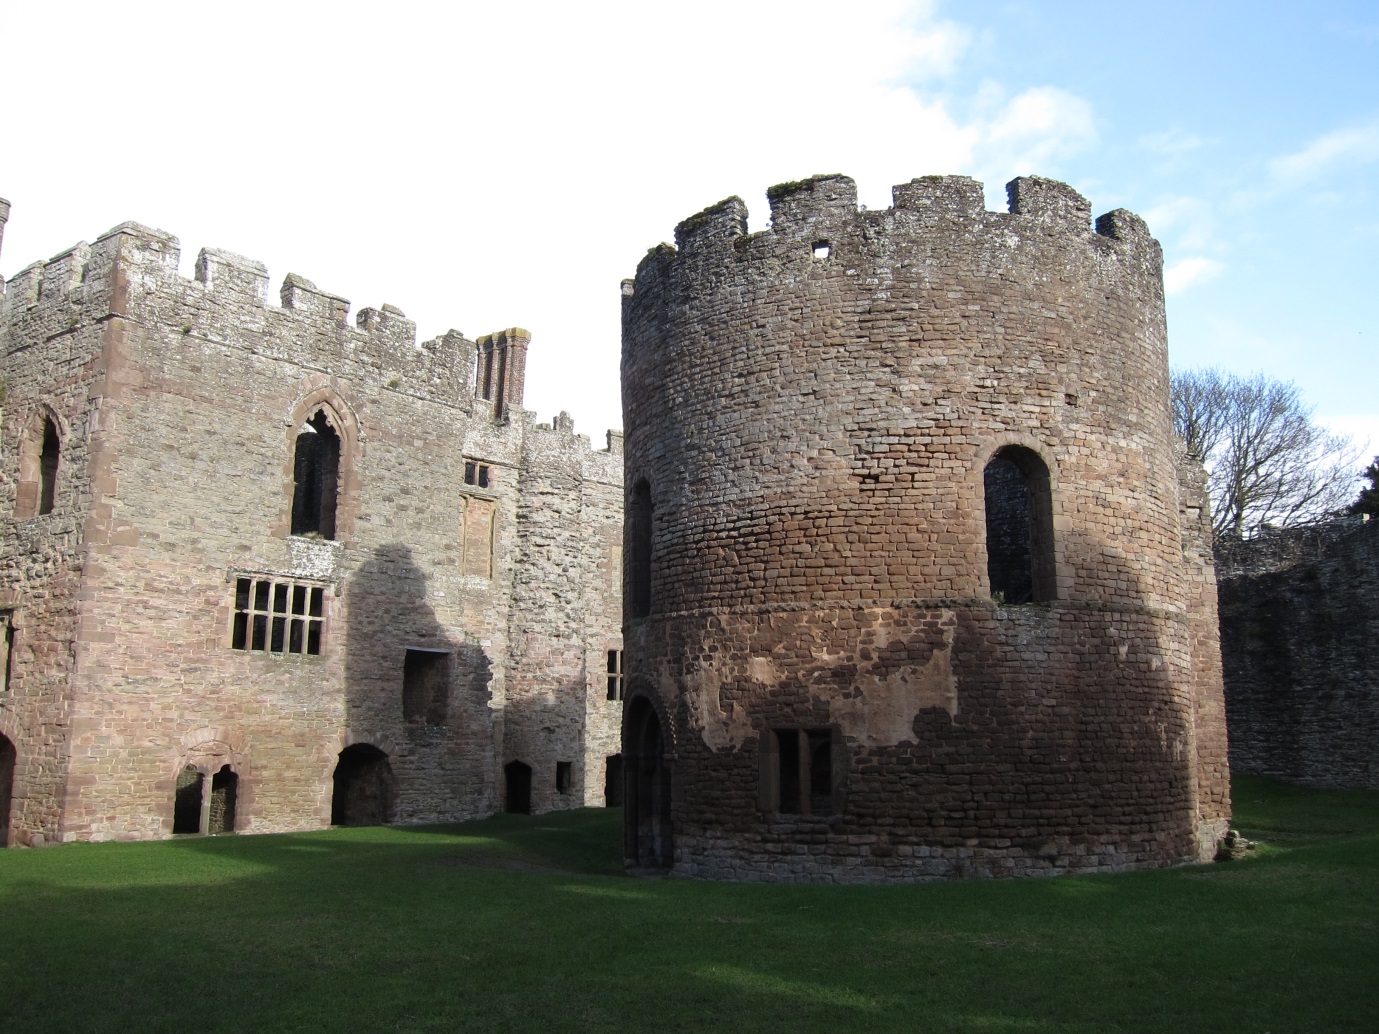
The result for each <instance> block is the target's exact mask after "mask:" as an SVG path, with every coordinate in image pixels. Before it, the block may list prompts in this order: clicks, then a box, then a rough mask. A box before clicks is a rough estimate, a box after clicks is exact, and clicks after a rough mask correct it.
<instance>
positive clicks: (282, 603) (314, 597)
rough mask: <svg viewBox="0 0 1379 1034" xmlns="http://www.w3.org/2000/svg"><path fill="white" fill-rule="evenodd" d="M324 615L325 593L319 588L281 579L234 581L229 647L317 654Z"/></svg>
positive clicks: (271, 651) (255, 650)
mask: <svg viewBox="0 0 1379 1034" xmlns="http://www.w3.org/2000/svg"><path fill="white" fill-rule="evenodd" d="M308 601H309V604H308ZM324 615H325V590H324V589H323V588H322V587H321V586H316V585H306V584H303V583H301V582H295V581H292V580H290V579H285V578H270V577H265V578H236V579H235V613H234V617H233V618H232V619H231V622H230V647H231V649H235V650H248V651H250V652H262V653H276V654H284V653H296V654H319V653H320V652H321V625H322V623H323V621H324V620H325V617H324Z"/></svg>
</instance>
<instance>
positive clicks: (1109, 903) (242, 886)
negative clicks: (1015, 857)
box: [0, 778, 1379, 1034]
mask: <svg viewBox="0 0 1379 1034" xmlns="http://www.w3.org/2000/svg"><path fill="white" fill-rule="evenodd" d="M1235 808H1236V823H1237V825H1238V826H1239V828H1240V829H1241V831H1242V832H1243V833H1244V834H1245V835H1246V836H1248V837H1250V838H1251V839H1255V840H1260V841H1263V845H1262V846H1261V847H1260V848H1258V849H1257V850H1256V851H1255V852H1254V855H1255V856H1254V857H1251V858H1250V859H1248V860H1246V861H1243V862H1237V863H1230V864H1221V865H1214V866H1206V867H1197V868H1186V869H1175V870H1169V871H1159V872H1147V873H1132V874H1128V875H1121V876H1096V877H1064V878H1061V879H1054V880H1017V881H996V882H991V881H983V882H963V883H943V884H927V885H920V886H912V887H792V886H759V885H742V884H723V883H708V882H694V881H683V880H666V879H660V880H648V879H634V878H630V877H627V876H624V875H622V873H621V865H620V857H619V856H620V850H619V845H620V838H619V823H620V820H621V812H618V811H593V810H586V811H580V812H574V813H566V814H563V815H559V816H538V817H535V818H527V817H519V816H499V817H497V818H493V819H488V820H486V821H483V822H474V823H469V824H467V825H463V826H449V827H429V828H422V829H417V828H413V829H350V830H330V831H325V832H319V833H300V834H289V835H280V836H255V837H233V836H231V837H216V838H192V839H179V840H177V841H172V842H163V843H151V844H74V845H69V846H65V847H60V848H51V849H45V850H34V851H18V850H11V851H3V852H0V1030H3V1031H14V1032H20V1031H23V1032H25V1034H32V1032H36V1031H62V1032H78V1031H122V1032H126V1031H127V1032H141V1034H142V1032H152V1031H177V1032H187V1031H198V1032H201V1031H433V1030H434V1031H466V1032H469V1031H543V1032H563V1031H622V1030H637V1031H644V1032H662V1031H694V1032H703V1031H714V1030H732V1031H736V1030H742V1031H789V1032H792V1034H794V1032H807V1031H827V1032H852V1031H905V1032H919V1031H1012V1032H1027V1031H1048V1032H1059V1034H1066V1032H1073V1031H1089V1032H1090V1031H1095V1032H1097V1034H1107V1032H1114V1031H1172V1032H1174V1034H1194V1032H1199V1031H1230V1032H1236V1031H1241V1032H1255V1034H1265V1032H1269V1034H1281V1032H1284V1031H1305V1032H1309V1034H1310V1032H1323V1031H1366V1032H1373V1031H1376V1030H1379V793H1320V792H1313V791H1307V790H1299V789H1296V788H1293V787H1287V786H1283V785H1280V784H1275V783H1270V782H1266V781H1263V780H1258V779H1249V778H1238V779H1237V780H1236V783H1235Z"/></svg>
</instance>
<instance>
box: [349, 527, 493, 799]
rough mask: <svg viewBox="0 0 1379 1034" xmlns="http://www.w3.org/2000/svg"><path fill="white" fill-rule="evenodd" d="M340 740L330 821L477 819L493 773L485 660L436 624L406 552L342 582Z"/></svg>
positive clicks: (376, 556) (379, 557) (467, 639)
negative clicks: (487, 773)
mask: <svg viewBox="0 0 1379 1034" xmlns="http://www.w3.org/2000/svg"><path fill="white" fill-rule="evenodd" d="M343 606H344V611H345V613H346V614H347V617H346V622H345V633H346V639H345V657H344V698H345V716H344V726H345V729H346V743H345V744H344V749H343V750H342V751H341V754H340V756H339V760H338V762H337V765H336V768H335V773H334V777H333V784H334V785H333V794H332V809H331V810H332V815H331V821H332V824H337V825H351V826H358V825H378V824H382V823H390V822H427V821H444V820H447V819H454V818H468V817H473V815H474V814H477V813H478V812H479V811H482V810H483V809H482V807H481V806H480V807H479V808H476V807H475V806H474V800H475V795H476V793H477V795H478V796H480V797H482V796H483V794H484V793H485V789H484V786H483V785H482V781H481V782H480V785H479V786H478V787H475V786H474V785H473V784H474V782H475V780H476V776H478V774H479V773H481V772H483V771H484V769H485V767H486V766H487V767H489V768H491V765H492V761H491V756H492V731H491V730H492V720H491V718H490V716H489V711H488V704H489V699H490V696H491V693H490V690H489V683H490V681H491V679H492V665H491V664H490V662H489V659H488V657H487V655H486V654H485V653H484V650H483V648H482V647H481V646H480V644H479V642H478V641H477V640H476V639H475V638H474V637H472V636H467V635H465V634H464V633H463V632H462V631H461V630H459V629H457V628H451V627H447V626H446V625H444V624H442V622H441V621H440V620H439V619H438V617H437V615H436V612H435V610H434V609H433V607H432V606H431V603H430V582H429V579H428V578H427V576H426V573H425V572H424V571H423V570H422V568H421V567H420V565H418V564H417V562H416V560H415V559H414V557H413V554H412V550H411V548H410V547H408V546H406V545H403V544H401V543H393V544H389V545H386V546H381V547H379V548H378V549H376V550H374V552H373V554H372V555H371V556H370V557H369V559H368V560H366V561H365V562H364V563H363V564H362V565H361V566H360V567H359V568H357V569H356V570H355V571H354V573H353V574H351V575H350V576H349V578H348V579H347V581H346V584H345V587H344V600H343Z"/></svg>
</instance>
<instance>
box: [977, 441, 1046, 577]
mask: <svg viewBox="0 0 1379 1034" xmlns="http://www.w3.org/2000/svg"><path fill="white" fill-rule="evenodd" d="M982 482H983V487H984V490H985V494H986V571H987V576H988V578H989V579H990V582H991V595H992V597H994V598H995V599H997V600H999V601H1001V602H1004V603H1008V604H1020V603H1042V602H1047V601H1049V600H1052V599H1055V598H1056V584H1057V583H1056V580H1055V568H1054V557H1053V496H1052V491H1051V488H1050V484H1049V468H1048V467H1047V466H1046V465H1045V464H1044V461H1043V460H1042V459H1040V458H1039V455H1038V453H1036V452H1034V451H1033V450H1032V449H1026V448H1023V447H1021V446H1018V445H1009V446H1006V447H1005V448H1003V449H1001V450H999V451H998V452H997V453H996V454H995V455H994V456H992V457H991V460H990V462H989V463H987V465H986V470H985V471H984V473H983V478H982Z"/></svg>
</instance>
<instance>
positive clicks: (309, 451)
mask: <svg viewBox="0 0 1379 1034" xmlns="http://www.w3.org/2000/svg"><path fill="white" fill-rule="evenodd" d="M284 425H285V427H286V432H287V441H286V445H287V449H286V463H285V465H284V481H285V497H286V498H285V503H286V506H285V509H284V514H283V519H282V521H281V523H280V526H279V527H278V528H276V529H274V533H275V534H278V533H280V534H283V535H302V536H309V537H313V538H321V539H326V540H328V541H343V540H345V539H348V538H349V537H350V536H351V535H352V534H353V531H354V521H355V516H356V513H357V511H358V499H359V484H358V465H359V462H360V460H361V458H362V456H363V444H364V441H365V438H364V434H363V432H362V431H361V427H360V422H359V415H358V413H357V412H356V410H355V407H354V406H353V405H351V404H350V402H349V401H348V400H347V399H345V398H344V397H343V396H342V395H341V394H340V393H339V392H338V391H336V390H335V389H334V388H333V387H331V386H329V385H323V386H317V387H315V388H313V389H310V390H307V391H305V392H303V393H302V394H301V395H300V396H299V397H298V399H297V401H296V402H295V403H294V404H293V406H292V410H291V412H290V413H289V414H288V416H287V418H286V420H285V421H284Z"/></svg>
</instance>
